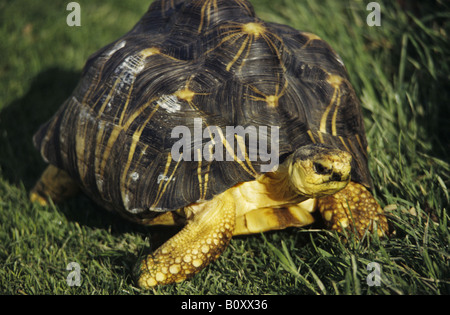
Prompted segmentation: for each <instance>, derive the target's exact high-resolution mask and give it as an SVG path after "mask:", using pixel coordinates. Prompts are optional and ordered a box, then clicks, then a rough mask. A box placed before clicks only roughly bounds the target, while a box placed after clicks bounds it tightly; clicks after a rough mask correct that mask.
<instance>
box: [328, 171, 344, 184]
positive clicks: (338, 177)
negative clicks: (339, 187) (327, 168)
mask: <svg viewBox="0 0 450 315" xmlns="http://www.w3.org/2000/svg"><path fill="white" fill-rule="evenodd" d="M341 179H342V177H341V174H339V173H333V174H332V175H331V178H330V180H331V181H335V182H340V181H341Z"/></svg>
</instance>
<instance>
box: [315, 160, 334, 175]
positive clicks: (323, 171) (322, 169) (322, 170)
mask: <svg viewBox="0 0 450 315" xmlns="http://www.w3.org/2000/svg"><path fill="white" fill-rule="evenodd" d="M313 166H314V172H316V173H317V174H319V175H328V174H331V169H330V168H328V167H326V166H324V165H322V164H320V163H314V164H313Z"/></svg>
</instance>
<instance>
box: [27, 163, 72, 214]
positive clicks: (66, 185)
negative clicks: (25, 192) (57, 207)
mask: <svg viewBox="0 0 450 315" xmlns="http://www.w3.org/2000/svg"><path fill="white" fill-rule="evenodd" d="M79 190H80V188H79V186H78V184H77V183H76V182H75V181H74V180H73V179H72V178H71V177H70V176H69V174H67V172H66V171H63V170H61V169H59V168H57V167H56V166H53V165H49V166H47V168H46V169H45V171H44V172H43V173H42V175H41V178H40V179H39V180H38V181H37V183H36V185H35V186H34V188H33V189H32V190H31V192H30V200H31V202H37V203H39V204H40V205H43V206H44V205H48V199H49V198H50V199H52V200H53V202H55V203H58V202H61V201H63V200H65V199H67V198H70V197H73V196H74V195H76V194H77V193H78V192H79Z"/></svg>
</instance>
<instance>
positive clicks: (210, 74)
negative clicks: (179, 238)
mask: <svg viewBox="0 0 450 315" xmlns="http://www.w3.org/2000/svg"><path fill="white" fill-rule="evenodd" d="M211 126H215V127H216V128H215V129H211V128H210V127H211ZM230 126H234V127H236V126H240V127H242V128H244V130H245V131H248V133H247V134H246V135H244V136H236V135H234V136H233V134H232V136H231V137H228V135H227V136H226V137H225V132H222V131H225V130H227V127H230ZM176 127H179V128H178V129H177V128H176ZM263 127H264V128H263ZM180 128H181V129H180ZM183 128H184V129H183ZM196 128H197V129H198V130H196ZM176 130H188V131H190V133H191V137H190V138H189V137H184V138H183V141H184V142H183V143H184V144H185V146H183V152H180V153H182V154H180V155H179V156H178V157H177V156H174V154H173V148H174V146H176V145H177V144H179V143H180V142H179V141H180V137H176V136H177V135H176V132H175V137H174V131H176ZM199 130H200V134H199ZM211 130H214V131H216V133H215V134H214V137H208V136H206V137H205V135H208V132H209V133H211ZM255 130H256V131H257V136H258V141H257V144H255V141H254V140H255V138H252V135H251V131H253V132H254V131H255ZM199 135H200V136H199ZM202 135H203V136H202ZM211 135H212V134H211ZM178 136H179V134H178ZM233 140H236V141H233ZM34 142H35V146H36V147H37V148H38V149H39V150H40V152H41V154H42V156H43V157H44V159H45V160H46V161H48V162H49V163H51V164H53V165H56V166H57V167H58V168H61V169H64V170H66V171H67V172H68V173H69V174H70V175H71V176H72V177H73V178H74V179H75V180H77V181H78V182H79V183H80V186H81V187H82V188H83V190H84V191H85V192H86V193H87V194H88V195H89V196H91V197H92V198H93V199H94V200H96V201H97V202H98V203H99V204H101V205H103V206H104V207H106V208H108V209H111V210H117V211H119V212H120V213H122V214H123V215H125V216H126V217H128V218H129V219H132V220H136V221H141V220H143V219H146V218H147V219H148V218H151V217H154V216H156V215H158V212H165V211H171V210H175V209H178V208H181V207H184V206H186V205H188V204H191V203H194V202H197V201H199V200H209V199H211V198H213V197H214V196H215V195H217V194H219V193H221V192H223V191H225V190H227V189H228V188H230V187H232V186H234V185H236V184H237V183H240V182H244V181H251V180H254V179H255V178H256V177H258V176H259V175H261V174H262V167H263V166H267V164H268V162H267V154H265V153H264V150H260V149H262V146H263V145H266V146H267V147H266V148H265V149H266V150H265V152H266V153H268V152H271V154H276V158H277V160H279V161H280V163H281V162H282V161H283V159H284V158H285V157H286V156H288V155H289V154H291V153H292V152H294V151H295V149H297V148H299V147H300V146H304V145H307V144H311V143H324V144H327V145H330V146H332V147H336V148H340V149H342V150H345V151H348V152H350V153H351V155H352V156H353V160H352V173H351V176H352V180H353V181H355V182H359V183H361V184H363V185H365V186H367V187H370V186H371V180H370V175H369V172H368V167H367V154H366V147H367V142H366V138H365V132H364V126H363V121H362V115H361V109H360V105H359V102H358V99H357V97H356V95H355V92H354V90H353V88H352V86H351V84H350V82H349V77H348V75H347V71H346V69H345V66H344V64H343V62H342V60H341V58H340V57H339V56H338V54H337V53H336V52H335V51H334V50H333V49H332V48H331V47H330V46H329V45H328V44H327V43H325V42H324V41H323V40H321V39H320V38H319V37H317V36H316V35H313V34H311V33H307V32H299V31H297V30H295V29H293V28H290V27H288V26H284V25H279V24H275V23H267V22H264V21H262V20H260V19H259V18H257V17H256V16H255V13H254V10H253V8H252V6H251V4H250V3H249V2H247V1H245V0H210V1H204V0H202V1H197V0H193V1H180V0H175V1H173V0H172V1H168V0H158V1H155V2H154V3H153V4H152V5H151V6H150V8H149V10H148V12H147V13H146V14H145V15H144V16H143V17H142V19H141V20H140V21H139V22H138V23H137V24H136V25H135V27H134V28H133V29H132V30H131V31H130V32H128V33H127V34H126V35H124V36H123V37H121V38H119V39H118V40H117V41H115V42H113V43H111V44H109V45H107V46H106V47H104V48H102V49H101V50H99V51H98V52H96V53H95V54H93V55H92V56H91V57H90V58H89V60H88V61H87V63H86V65H85V67H84V70H83V73H82V78H81V80H80V83H79V85H78V86H77V87H76V89H75V90H74V92H73V94H72V96H70V97H69V98H68V99H67V100H66V102H65V103H64V104H63V105H62V106H61V108H60V109H59V110H58V111H57V113H56V114H55V115H54V116H53V118H51V119H50V120H49V121H48V122H47V123H46V124H44V125H43V126H42V127H41V128H40V130H39V131H38V132H37V133H36V135H35V138H34ZM261 143H262V144H261ZM239 150H241V151H239ZM208 152H209V153H210V154H214V156H215V157H216V158H214V159H211V155H210V156H209V157H208V154H207V153H208ZM239 152H240V154H241V155H240V157H239V156H237V153H239ZM205 154H206V156H205ZM227 154H228V156H227V157H228V158H226V155H227ZM251 154H253V155H251ZM230 156H231V159H230V158H229V157H230ZM272 156H273V155H272ZM220 157H223V158H222V159H221V158H220Z"/></svg>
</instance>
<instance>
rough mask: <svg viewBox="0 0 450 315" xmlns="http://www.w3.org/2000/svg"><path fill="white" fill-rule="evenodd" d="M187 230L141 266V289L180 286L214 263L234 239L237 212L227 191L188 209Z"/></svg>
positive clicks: (160, 248)
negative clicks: (157, 286)
mask: <svg viewBox="0 0 450 315" xmlns="http://www.w3.org/2000/svg"><path fill="white" fill-rule="evenodd" d="M186 213H187V214H188V215H189V214H190V213H191V214H192V218H188V223H187V224H186V226H185V227H184V228H183V229H182V230H181V231H180V232H178V233H177V234H176V235H175V236H173V237H172V238H171V239H169V240H168V241H167V242H166V243H164V244H163V245H161V247H159V248H158V249H157V250H156V251H155V252H154V253H153V254H151V255H148V256H147V258H146V259H144V261H143V262H142V263H141V269H140V271H141V274H140V277H139V281H138V284H139V286H140V287H142V288H151V287H154V286H156V285H163V284H169V283H173V282H180V281H183V280H185V279H187V278H190V277H192V276H193V275H194V274H195V273H197V272H199V271H200V270H202V269H203V268H205V267H206V266H207V265H208V264H209V263H210V262H212V261H214V260H215V259H217V258H218V257H219V256H220V255H221V254H222V252H223V251H224V250H225V248H226V247H227V245H228V243H229V242H230V240H231V237H232V236H233V230H234V225H235V220H236V209H235V203H234V199H233V196H232V195H231V193H230V191H226V192H224V193H222V194H220V195H218V196H216V197H215V198H214V199H212V200H211V201H208V202H205V203H203V204H196V205H194V206H190V207H187V209H186Z"/></svg>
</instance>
